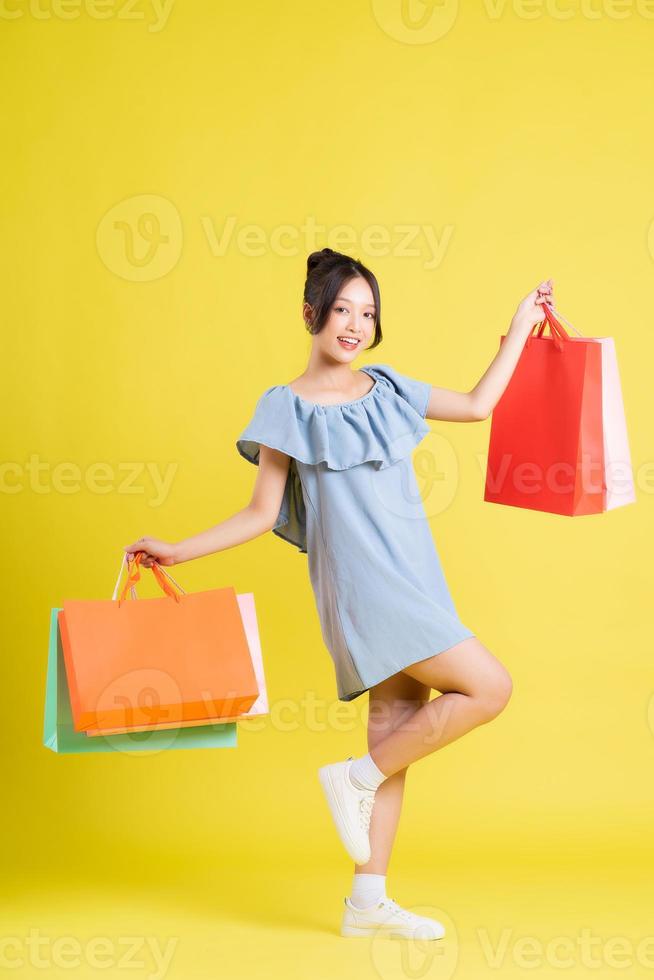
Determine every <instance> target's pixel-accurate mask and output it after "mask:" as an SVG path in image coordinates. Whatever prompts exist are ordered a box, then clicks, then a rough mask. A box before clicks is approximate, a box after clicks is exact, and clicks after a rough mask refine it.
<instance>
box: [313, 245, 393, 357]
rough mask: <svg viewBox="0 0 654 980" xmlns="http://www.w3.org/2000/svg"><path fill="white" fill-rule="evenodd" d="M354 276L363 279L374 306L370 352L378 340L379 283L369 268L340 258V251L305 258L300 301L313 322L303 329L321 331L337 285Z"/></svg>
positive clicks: (327, 250) (314, 254) (379, 322)
mask: <svg viewBox="0 0 654 980" xmlns="http://www.w3.org/2000/svg"><path fill="white" fill-rule="evenodd" d="M355 276H360V277H361V278H362V279H365V280H366V282H367V283H368V285H369V286H370V289H371V290H372V295H373V300H374V303H375V335H374V337H373V341H372V343H371V344H370V346H369V347H367V348H366V350H372V348H373V347H377V345H378V344H379V343H381V340H382V329H381V298H380V295H379V284H378V282H377V280H376V278H375V276H374V274H373V273H372V272H371V271H370V269H367V268H366V266H365V265H363V263H361V262H359V260H358V259H353V258H352V257H351V256H349V255H343V253H342V252H334V251H332V249H331V248H323V249H321V250H320V251H319V252H312V253H311V255H310V256H309V258H308V259H307V279H306V282H305V284H304V302H305V303H308V304H309V305H310V307H311V310H312V312H313V319H312V321H311V323H307V324H306V327H307V330H308V331H309V333H310V334H316V333H319V331H320V330H322V328H323V326H324V325H325V322H326V321H327V318H328V316H329V312H330V310H331V306H332V303H333V302H334V300H335V299H336V297H337V296H338V294H339V292H340V290H341V286H342V285H343V283H344V282H347V281H349V280H350V279H352V278H354V277H355ZM305 323H306V321H305Z"/></svg>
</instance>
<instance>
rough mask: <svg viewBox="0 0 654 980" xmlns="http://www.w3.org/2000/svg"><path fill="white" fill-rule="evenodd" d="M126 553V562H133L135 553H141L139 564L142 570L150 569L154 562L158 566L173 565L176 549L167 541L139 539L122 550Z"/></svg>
mask: <svg viewBox="0 0 654 980" xmlns="http://www.w3.org/2000/svg"><path fill="white" fill-rule="evenodd" d="M124 550H125V551H126V552H127V561H128V562H131V561H133V560H134V555H135V554H136V552H137V551H141V552H143V554H142V556H141V562H140V564H141V565H142V567H143V568H152V565H153V563H154V562H155V561H156V562H157V563H158V564H159V565H174V564H175V553H176V547H175V545H174V544H169V542H168V541H160V540H159V539H158V538H139V539H138V541H135V542H134V544H129V545H127V547H126V548H125V549H124Z"/></svg>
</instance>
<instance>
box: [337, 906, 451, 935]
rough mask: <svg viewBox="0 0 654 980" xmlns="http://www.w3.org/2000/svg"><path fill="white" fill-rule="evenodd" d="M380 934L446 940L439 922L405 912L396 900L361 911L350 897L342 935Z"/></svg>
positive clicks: (443, 929)
mask: <svg viewBox="0 0 654 980" xmlns="http://www.w3.org/2000/svg"><path fill="white" fill-rule="evenodd" d="M378 932H381V933H383V934H384V935H388V936H389V937H390V938H392V939H395V938H405V939H442V938H443V936H444V935H445V926H444V925H443V924H442V922H439V921H438V920H437V919H429V918H427V916H425V915H416V914H415V913H414V912H409V911H408V910H407V909H403V908H402V907H401V906H399V905H398V904H397V902H396V901H394V899H392V898H382V899H380V900H379V902H375V904H374V905H371V906H370V907H369V908H367V909H359V908H357V907H356V905H353V904H352V902H351V901H350V899H349V898H346V899H345V909H344V910H343V921H342V922H341V936H373V935H375V934H376V933H378Z"/></svg>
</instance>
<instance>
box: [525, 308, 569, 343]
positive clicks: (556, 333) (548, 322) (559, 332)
mask: <svg viewBox="0 0 654 980" xmlns="http://www.w3.org/2000/svg"><path fill="white" fill-rule="evenodd" d="M542 305H543V313H544V314H545V316H544V318H543V320H542V322H541V324H540V326H539V325H538V324H534V327H532V330H531V333H530V334H529V336H528V337H527V343H526V345H525V346H526V347H529V341H530V340H531V338H532V337H533V336H536V337H542V336H543V333H544V331H545V327H547V326H549V328H550V334H551V335H552V340H553V341H554V346H555V347H556V349H557V350H559V351H560V350H563V343H564V341H566V340H570V335H569V334H568V333H567V331H566V329H565V327H564V326H563V325H562V324H561V323H560V322H559V321H560V320H563V321H564V323H567V324H568V326H569V327H570V328H571V329H572V330H574V332H575V333H576V334H578V335H579V336H580V337H583V334H582V333H580V332H579V330H577V328H576V327H573V326H572V324H571V323H570V322H569V321H568V320H566V319H565V317H562V316H561V314H560V313H559V312H558V310H557V311H556V315H555V311H554V309H553V307H552V306H550V304H549V303H543V304H542ZM535 327H538V331H537V333H536V334H534V329H535Z"/></svg>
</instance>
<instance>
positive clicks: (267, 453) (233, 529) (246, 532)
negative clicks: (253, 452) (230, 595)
mask: <svg viewBox="0 0 654 980" xmlns="http://www.w3.org/2000/svg"><path fill="white" fill-rule="evenodd" d="M290 461H291V458H290V456H287V455H286V453H282V452H280V451H279V450H277V449H271V448H270V447H269V446H264V445H262V446H261V448H260V452H259V465H258V467H257V476H256V480H255V482H254V487H253V490H252V497H251V499H250V502H249V503H248V504H247V505H246V506H245V507H243V509H242V510H239V511H237V512H236V513H235V514H232V516H231V517H227V518H226V519H225V520H224V521H221V522H220V523H219V524H215V525H214V526H213V527H210V528H207V530H206V531H200V533H199V534H194V535H193V536H192V537H190V538H184V539H183V540H182V541H177V542H172V543H169V542H167V541H161V540H159V539H158V538H150V537H147V536H146V537H143V538H140V539H139V540H138V541H135V542H134V543H133V544H130V545H128V546H127V547H126V548H125V549H124V550H125V552H126V553H127V555H128V559H129V556H130V555H132V554H134V553H135V552H137V551H141V552H143V555H142V556H141V565H142V566H143V567H144V568H150V567H151V565H152V564H153V562H154V561H156V562H157V563H158V564H160V565H179V564H181V563H182V562H185V561H191V559H192V558H202V557H203V556H204V555H212V554H213V553H214V552H215V551H224V550H225V549H226V548H233V547H235V546H236V545H237V544H244V543H245V542H246V541H251V540H252V539H253V538H257V537H259V535H260V534H264V532H266V531H270V530H271V528H272V527H273V526H274V524H275V521H276V520H277V517H278V516H279V510H280V507H281V504H282V499H283V497H284V489H285V486H286V478H287V475H288V467H289V465H290Z"/></svg>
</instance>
